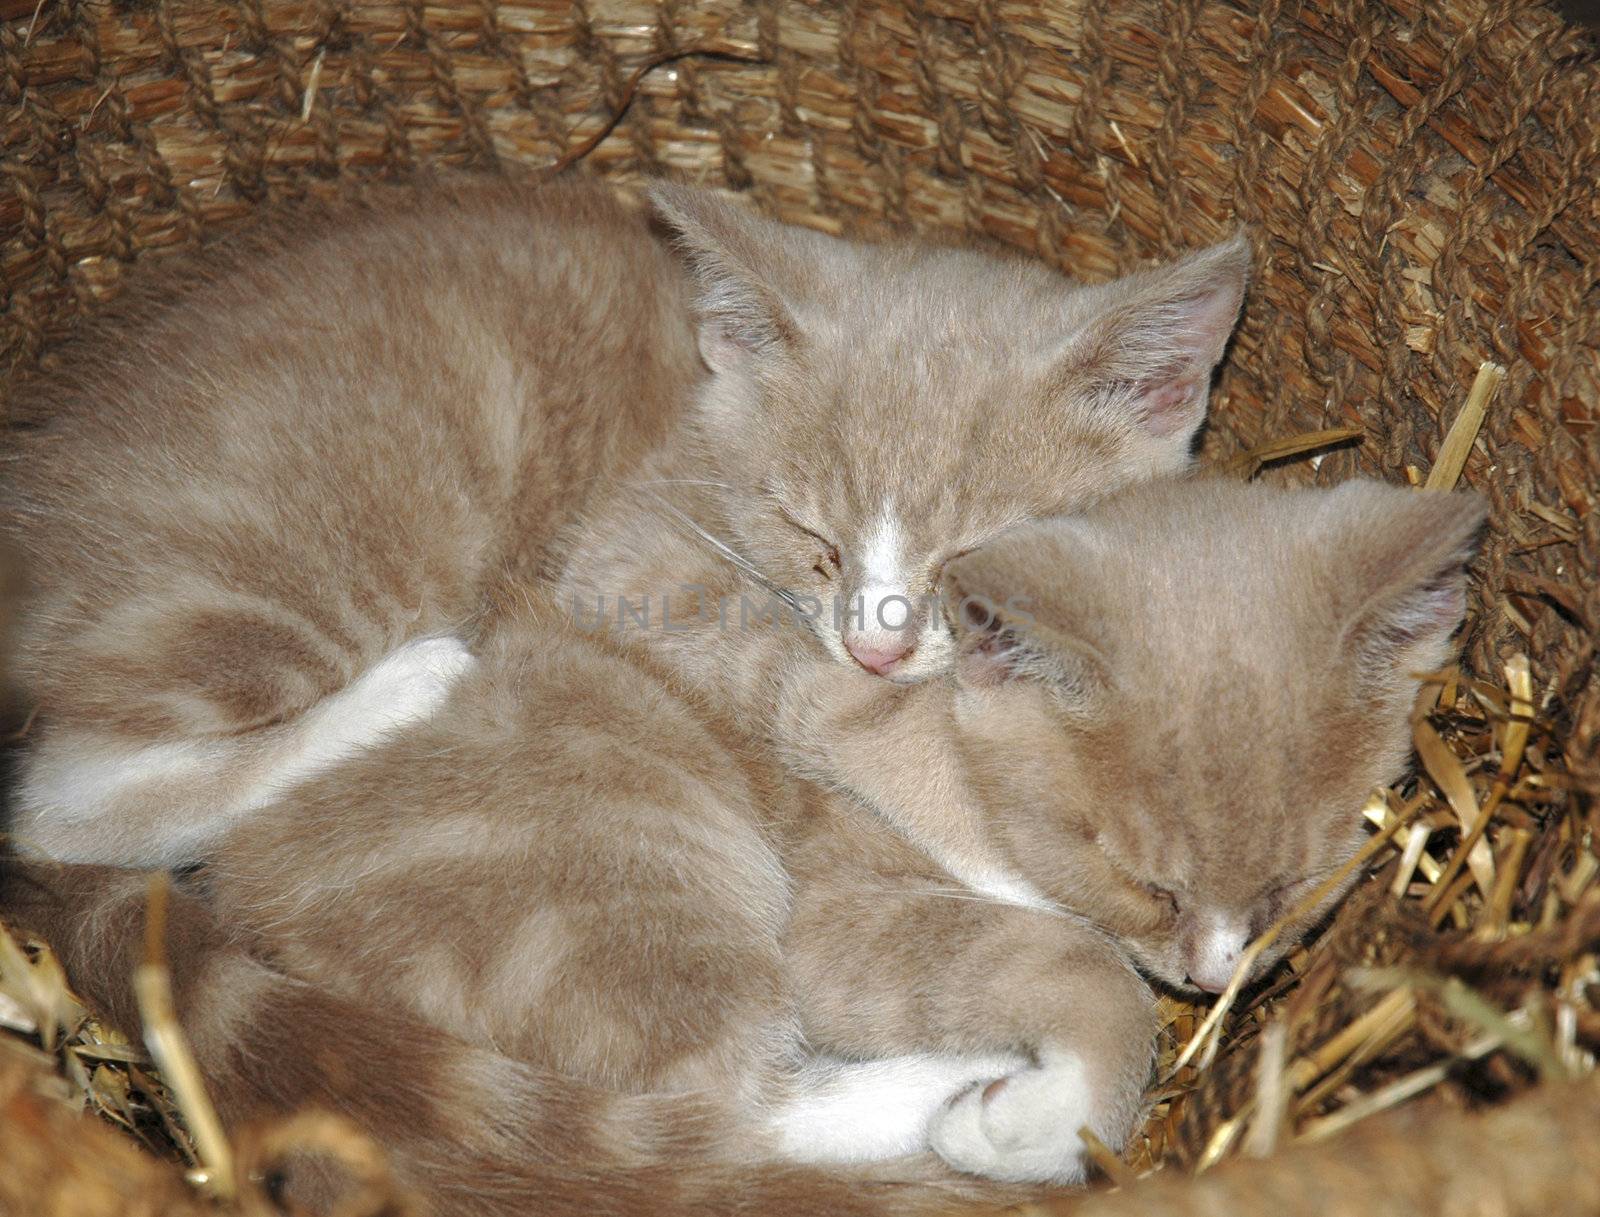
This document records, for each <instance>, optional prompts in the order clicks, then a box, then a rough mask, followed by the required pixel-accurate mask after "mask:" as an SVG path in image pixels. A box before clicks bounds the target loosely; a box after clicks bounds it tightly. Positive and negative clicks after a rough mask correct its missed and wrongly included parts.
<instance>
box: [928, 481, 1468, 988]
mask: <svg viewBox="0 0 1600 1217" xmlns="http://www.w3.org/2000/svg"><path fill="white" fill-rule="evenodd" d="M1482 518H1483V506H1482V504H1481V503H1480V502H1479V501H1478V500H1476V499H1475V498H1473V497H1470V496H1456V495H1450V496H1446V495H1426V494H1420V493H1416V492H1412V491H1404V490H1399V489H1395V488H1391V487H1385V486H1380V485H1377V484H1374V483H1367V482H1353V483H1349V484H1347V485H1346V486H1343V487H1341V488H1340V489H1339V490H1337V491H1334V492H1331V493H1323V492H1316V491H1275V490H1269V489H1267V488H1264V487H1247V486H1242V485H1236V484H1228V483H1220V482H1187V483H1176V484H1172V485H1166V486H1153V487H1144V488H1140V489H1138V490H1134V491H1130V492H1129V493H1127V494H1125V495H1123V496H1121V497H1120V498H1119V499H1117V500H1115V501H1113V502H1111V503H1108V504H1105V505H1103V506H1102V508H1100V509H1099V510H1097V511H1096V512H1095V513H1093V515H1092V517H1091V519H1089V520H1088V521H1065V520H1057V521H1045V522H1041V523H1037V524H1034V525H1029V526H1024V527H1023V528H1019V529H1016V530H1014V531H1013V532H1012V533H1010V534H1008V535H1007V536H1006V537H1004V538H1001V539H999V540H997V541H996V542H995V543H994V545H992V546H990V547H987V548H986V549H984V550H980V551H978V552H977V553H974V554H973V555H971V556H969V557H967V558H963V559H961V560H960V561H958V562H955V563H952V564H951V567H950V570H949V572H948V578H949V580H950V581H951V582H952V584H953V585H954V588H955V589H956V590H959V591H960V592H961V594H962V595H963V596H968V597H974V596H977V597H982V598H983V599H984V600H985V601H989V602H993V603H1000V602H1002V601H1004V600H1005V599H1006V598H1008V597H1009V598H1012V599H1013V600H1014V601H1015V600H1017V599H1018V598H1020V599H1021V600H1023V601H1025V602H1027V607H1028V613H1029V615H1030V618H1031V619H1030V620H1026V621H1024V620H1021V619H1020V618H1019V619H1018V620H1017V621H1015V622H1013V623H1001V622H999V621H995V622H993V623H990V624H989V626H988V627H987V628H986V629H983V630H975V631H974V632H972V633H970V634H969V635H968V636H967V638H966V640H965V643H964V648H965V651H966V656H965V658H964V659H963V661H962V663H961V667H960V669H959V671H960V673H961V686H962V687H961V690H960V692H959V694H958V698H957V706H958V720H959V722H960V724H961V727H962V738H963V748H964V751H965V754H966V756H967V760H968V762H969V764H970V766H971V769H972V772H973V773H974V774H975V776H976V779H977V782H978V785H979V798H980V801H981V802H982V803H983V804H984V805H985V806H986V807H987V808H988V809H989V810H990V813H991V814H992V816H993V823H994V830H995V832H996V834H997V836H998V837H999V838H1000V839H1001V840H1002V841H1003V842H1004V844H1005V847H1006V849H1007V850H1008V852H1009V855H1010V857H1011V859H1012V861H1013V863H1014V865H1015V866H1016V868H1017V870H1018V872H1019V873H1020V874H1021V875H1023V877H1025V878H1027V879H1028V880H1029V881H1031V882H1032V883H1033V884H1035V886H1037V887H1038V888H1039V889H1040V890H1041V891H1043V892H1045V893H1046V894H1047V895H1049V896H1051V897H1052V898H1054V899H1056V900H1058V901H1060V902H1061V903H1063V904H1065V905H1067V906H1069V907H1071V908H1074V909H1077V910H1078V911H1080V912H1083V913H1084V914H1085V915H1087V916H1089V917H1090V918H1091V919H1093V920H1094V921H1096V922H1097V923H1099V924H1101V925H1102V926H1103V927H1105V928H1106V929H1108V930H1110V931H1111V932H1112V933H1113V934H1115V935H1116V936H1117V937H1118V938H1119V939H1120V940H1121V941H1122V942H1123V943H1124V944H1125V945H1126V946H1127V948H1128V949H1129V951H1130V953H1131V954H1132V955H1133V956H1134V958H1135V959H1136V960H1137V961H1138V962H1139V963H1140V964H1141V965H1142V966H1143V967H1144V968H1146V969H1147V970H1148V971H1149V972H1151V973H1152V974H1153V975H1155V976H1156V977H1158V978H1159V979H1161V980H1163V981H1165V982H1166V983H1167V984H1170V985H1172V986H1174V987H1178V988H1187V987H1198V988H1203V989H1207V990H1210V991H1213V992H1216V991H1220V990H1221V989H1222V988H1224V987H1225V986H1226V985H1227V983H1228V980H1229V979H1230V978H1231V976H1232V974H1233V971H1234V968H1235V965H1236V964H1237V961H1238V957H1239V954H1240V952H1241V951H1242V950H1243V949H1244V947H1245V946H1246V945H1247V944H1248V943H1249V942H1250V941H1251V940H1252V939H1253V938H1255V937H1256V936H1257V935H1259V934H1260V933H1261V932H1262V931H1263V930H1265V929H1266V928H1267V927H1268V926H1269V925H1271V924H1272V923H1273V922H1274V921H1275V920H1276V919H1277V918H1279V917H1280V916H1282V915H1283V914H1284V913H1286V912H1288V911H1289V910H1290V909H1292V908H1293V907H1294V906H1295V905H1297V904H1298V903H1299V902H1300V901H1301V900H1302V899H1303V898H1304V897H1305V896H1306V895H1307V894H1309V893H1310V892H1311V891H1312V890H1313V889H1314V888H1315V887H1316V886H1317V885H1318V884H1319V883H1320V882H1321V881H1322V880H1323V879H1325V878H1327V877H1328V876H1329V875H1331V874H1332V873H1334V872H1335V871H1336V870H1338V869H1339V867H1340V866H1342V865H1343V864H1344V863H1345V862H1346V861H1348V859H1349V858H1350V857H1351V856H1352V855H1353V854H1354V853H1355V851H1356V850H1357V849H1358V848H1359V846H1360V844H1361V842H1362V841H1363V840H1364V839H1365V833H1364V831H1363V829H1362V823H1361V814H1360V808H1361V806H1362V804H1363V802H1364V801H1365V799H1366V797H1367V796H1368V795H1369V794H1370V793H1371V792H1372V791H1373V790H1374V789H1375V788H1378V787H1382V786H1386V785H1388V784H1390V783H1391V782H1393V781H1394V780H1396V779H1397V778H1398V777H1399V776H1400V775H1401V773H1402V772H1403V770H1404V767H1405V764H1406V760H1407V757H1408V756H1409V726H1408V722H1407V717H1408V712H1409V709H1410V706H1411V704H1412V700H1413V698H1414V696H1415V693H1416V689H1417V685H1418V682H1417V680H1416V678H1415V676H1414V675H1413V673H1417V672H1425V671H1429V670H1432V669H1435V668H1437V667H1439V666H1441V665H1442V664H1443V663H1445V662H1446V661H1447V659H1448V656H1449V652H1450V647H1449V635H1450V633H1451V631H1452V630H1453V629H1454V627H1455V625H1456V624H1457V623H1458V622H1459V620H1460V618H1461V614H1462V612H1463V610H1464V575H1463V573H1462V564H1463V562H1464V561H1465V560H1466V558H1467V557H1468V556H1470V552H1471V548H1472V542H1473V538H1474V535H1475V533H1476V531H1477V529H1478V527H1479V525H1480V524H1481V521H1482ZM973 615H975V614H969V616H973ZM1339 894H1341V893H1333V894H1330V895H1329V896H1328V897H1327V898H1326V899H1325V900H1324V901H1323V902H1322V903H1321V904H1320V905H1319V907H1317V908H1315V909H1313V910H1310V911H1309V912H1308V913H1307V914H1305V915H1304V916H1302V917H1301V918H1300V919H1299V920H1298V921H1297V922H1296V923H1295V924H1293V925H1291V926H1289V927H1287V929H1286V932H1284V933H1283V934H1282V935H1280V937H1279V939H1278V941H1277V945H1276V946H1275V947H1274V948H1273V949H1272V950H1271V951H1269V952H1268V953H1267V954H1266V955H1265V956H1264V957H1263V958H1262V959H1261V960H1260V962H1259V963H1258V965H1257V972H1259V971H1261V970H1264V969H1265V968H1266V967H1268V966H1269V965H1270V964H1271V963H1272V962H1274V961H1275V960H1276V959H1277V958H1279V957H1280V956H1281V955H1282V954H1283V953H1284V952H1286V951H1287V950H1288V949H1290V947H1292V946H1293V945H1294V943H1295V942H1296V941H1298V940H1299V938H1300V937H1302V936H1303V935H1304V934H1305V932H1306V931H1307V930H1308V929H1310V928H1311V927H1312V925H1314V924H1315V923H1316V921H1317V920H1318V919H1319V918H1320V917H1321V916H1322V915H1323V914H1324V913H1326V911H1327V910H1328V909H1329V908H1330V907H1331V906H1332V905H1333V903H1335V901H1336V900H1337V897H1338V895H1339Z"/></svg>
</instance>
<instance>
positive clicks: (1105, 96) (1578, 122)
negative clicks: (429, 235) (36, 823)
mask: <svg viewBox="0 0 1600 1217" xmlns="http://www.w3.org/2000/svg"><path fill="white" fill-rule="evenodd" d="M0 17H3V18H5V19H6V21H5V24H4V26H3V30H0V104H3V106H4V118H3V119H0V122H3V124H4V125H3V132H4V134H3V140H4V146H3V163H0V173H3V176H0V269H3V276H4V295H3V297H0V310H3V313H0V345H3V350H4V355H3V362H0V367H4V368H7V369H10V370H11V372H12V374H13V375H14V374H15V373H16V372H18V371H24V370H27V369H30V368H32V367H34V366H35V365H36V364H37V363H38V362H39V360H40V359H41V358H43V357H44V356H46V355H47V354H48V352H49V350H50V348H51V346H52V344H53V343H55V342H56V341H57V340H58V339H59V338H60V336H61V335H63V334H64V333H66V332H67V331H68V330H69V328H70V327H71V324H72V322H73V321H74V320H75V319H76V318H78V317H79V316H81V315H83V314H84V313H85V312H87V311H89V310H91V309H92V308H93V307H94V306H95V304H96V302H97V301H99V300H101V299H103V298H105V297H106V296H108V295H109V294H111V293H113V292H114V291H115V290H116V284H117V281H118V280H119V278H120V277H121V275H122V273H123V271H124V270H125V269H126V267H127V265H128V264H129V263H131V262H133V261H135V260H137V259H138V258H139V257H141V256H144V255H146V254H148V253H150V252H153V251H156V250H165V249H170V248H172V247H174V246H182V245H185V244H189V243H192V242H195V241H198V240H201V239H203V238H204V237H205V236H206V235H207V234H208V233H209V232H210V231H211V230H213V229H215V228H216V227H217V226H219V225H225V224H228V223H230V222H232V221H236V220H237V219H239V218H240V217H241V216H243V215H245V214H246V213H248V212H250V211H251V210H252V209H253V208H255V207H256V206H258V205H260V204H261V203H263V202H266V201H268V200H273V199H279V198H284V197H288V196H293V195H296V194H298V193H302V192H306V191H319V190H324V191H331V190H340V189H349V188H350V187H351V185H352V183H353V182H357V181H359V180H361V179H362V178H364V177H369V176H372V175H378V174H395V173H399V172H403V171H405V170H408V169H411V168H413V167H417V166H440V165H450V166H472V167H483V168H490V167H509V166H542V165H549V164H551V163H552V162H554V161H556V160H557V159H558V158H560V157H561V156H562V155H563V154H564V153H567V152H570V151H571V150H573V149H574V148H575V147H576V145H578V144H579V143H580V142H581V141H583V140H584V139H585V138H586V136H588V135H589V134H590V133H591V132H592V131H594V130H597V129H598V128H599V127H600V125H601V124H602V122H603V121H604V120H605V119H606V118H607V117H608V116H610V115H612V114H613V113H614V112H615V111H616V110H617V109H618V108H619V106H620V105H621V103H622V101H623V99H624V95H625V92H626V85H627V83H628V80H629V77H630V75H631V72H632V70H633V68H634V67H636V66H637V65H639V64H642V63H644V62H647V61H649V60H650V59H651V57H653V56H660V55H662V54H663V53H666V52H671V51H686V50H695V51H715V52H723V53H724V55H725V56H729V57H739V58H742V59H745V60H750V61H753V62H744V63H739V62H729V61H728V59H727V58H723V59H705V58H699V59H694V58H691V59H683V60H679V61H677V62H676V63H674V64H671V65H666V66H663V67H662V68H660V69H659V70H658V71H656V72H654V73H652V74H650V75H649V76H648V77H647V78H646V79H645V80H644V82H643V85H642V88H641V89H640V96H639V97H638V98H636V99H635V102H634V104H633V105H632V106H631V107H630V108H629V109H628V111H627V113H626V115H625V116H624V118H623V119H622V121H621V123H620V124H619V125H618V127H617V129H616V131H615V132H614V133H613V134H612V135H611V136H610V137H609V138H608V139H607V140H605V141H604V142H603V143H601V144H600V145H599V147H598V148H596V149H595V150H594V151H593V153H592V154H591V155H589V156H588V157H587V158H586V161H587V165H588V167H589V168H591V169H593V170H596V171H599V172H602V173H605V174H612V175H619V176H635V175H638V174H642V173H656V172H662V171H674V170H675V171H679V172H683V173H686V174H688V175H690V176H692V177H694V178H697V179H700V180H707V181H710V182H713V183H716V184H725V185H728V186H732V187H735V188H738V189H741V190H749V191H750V192H751V193H752V195H753V196H754V200H755V202H756V203H757V204H758V205H759V206H762V207H764V208H765V209H767V210H769V211H771V212H773V213H776V214H778V215H781V216H783V217H784V218H787V219H790V220H795V221H798V222H800V223H808V224H812V225H816V226H818V227H823V228H829V229H835V230H860V229H863V228H874V227H880V226H883V225H886V224H901V225H913V226H920V227H928V228H959V229H965V230H969V231H971V232H974V233H980V234H986V235H987V236H990V237H992V238H998V239H999V240H1001V241H1005V242H1008V243H1010V244H1013V245H1016V246H1020V247H1022V248H1024V249H1028V250H1033V251H1036V252H1037V253H1038V254H1039V255H1040V256H1042V257H1044V258H1046V259H1048V260H1049V261H1051V262H1053V263H1056V264H1058V265H1060V266H1062V267H1064V268H1066V269H1068V270H1069V271H1071V272H1072V273H1074V274H1077V275H1080V276H1084V277H1089V278H1101V277H1105V276H1108V275H1111V274H1113V273H1114V272H1116V271H1118V270H1121V269H1126V268H1128V267H1130V266H1133V265H1136V264H1137V263H1139V262H1140V261H1142V260H1144V259H1148V258H1150V257H1153V256H1157V255H1161V254H1168V253H1171V252H1173V251H1174V250H1177V249H1180V248H1183V247H1185V246H1189V245H1193V244H1198V243H1200V242H1204V241H1209V240H1212V239H1215V238H1217V237H1219V236H1220V235H1222V234H1223V233H1224V232H1225V231H1227V230H1228V229H1230V228H1232V227H1233V226H1235V225H1236V224H1239V223H1243V224H1246V225H1248V226H1249V228H1250V230H1251V232H1252V233H1253V235H1254V239H1255V244H1256V251H1257V267H1258V275H1257V279H1256V283H1255V287H1254V289H1253V291H1252V293H1251V296H1250V299H1249V301H1248V303H1247V305H1246V319H1245V323H1244V328H1243V332H1242V334H1241V335H1240V338H1239V340H1238V342H1237V344H1236V350H1235V351H1234V354H1233V357H1232V359H1231V361H1230V363H1229V365H1228V367H1227V370H1226V372H1225V374H1224V376H1223V379H1222V384H1221V390H1220V394H1219V397H1218V402H1217V409H1216V427H1215V431H1216V435H1215V437H1214V439H1213V440H1212V443H1211V447H1212V449H1213V450H1214V451H1215V452H1217V453H1218V454H1225V453H1227V452H1228V451H1230V450H1232V449H1234V448H1237V447H1240V446H1245V445H1249V444H1253V443H1256V442H1259V441H1261V440H1264V439H1270V438H1276V437H1279V436H1282V435H1286V434H1290V433H1293V432H1297V431H1304V430H1313V429H1319V428H1322V427H1326V426H1336V425H1359V426H1361V427H1362V428H1364V430H1365V434H1366V438H1365V440H1364V441H1363V442H1362V443H1361V444H1360V446H1359V449H1357V450H1354V451H1342V452H1335V453H1332V454H1330V455H1329V456H1328V457H1327V458H1326V459H1325V460H1324V461H1323V462H1322V463H1321V465H1320V468H1319V469H1318V470H1317V474H1316V476H1317V477H1318V478H1319V480H1322V481H1325V482H1331V481H1335V480H1338V479H1340V478H1344V477H1347V476H1349V475H1350V474H1351V473H1352V472H1355V471H1356V470H1358V469H1359V470H1361V471H1363V472H1368V473H1378V474H1380V475H1382V476H1385V477H1388V478H1390V479H1399V478H1402V477H1405V476H1407V470H1408V467H1409V468H1410V469H1411V470H1414V471H1416V472H1419V473H1426V471H1427V470H1428V468H1429V467H1430V465H1431V463H1432V460H1433V458H1434V456H1435V454H1436V452H1437V448H1438V444H1439V442H1440V438H1441V436H1442V434H1443V429H1444V428H1445V427H1446V426H1447V425H1448V423H1449V422H1450V420H1451V418H1452V417H1453V415H1454V412H1455V410H1456V408H1457V407H1458V405H1459V403H1460V401H1461V400H1462V398H1463V396H1464V393H1465V389H1466V386H1467V385H1468V383H1469V382H1470V380H1471V376H1472V373H1473V371H1474V369H1475V368H1476V366H1477V364H1478V363H1479V362H1480V361H1481V360H1484V359H1492V360H1495V361H1497V362H1500V363H1502V364H1504V365H1505V366H1506V367H1507V369H1508V371H1509V376H1508V378H1507V381H1506V383H1505V385H1504V387H1503V388H1502V390H1501V392H1500V394H1499V396H1498V397H1497V398H1496V400H1495V402H1494V404H1493V407H1492V408H1491V410H1490V413H1489V416H1488V419H1487V422H1486V425H1485V427H1484V429H1483V432H1482V434H1481V436H1480V439H1479V443H1478V445H1477V449H1476V451H1475V453H1474V454H1473V456H1472V458H1471V459H1470V460H1469V462H1468V465H1467V472H1466V480H1467V481H1468V482H1469V483H1471V484H1473V485H1476V486H1478V487H1480V488H1481V489H1483V490H1484V491H1486V492H1487V493H1488V494H1489V495H1490V496H1491V498H1492V499H1493V502H1494V507H1495V528H1494V531H1493V535H1492V537H1491V539H1490V542H1489V547H1488V552H1487V555H1486V558H1485V560H1484V563H1483V575H1484V577H1483V579H1482V581H1481V582H1482V587H1483V588H1484V595H1483V599H1482V603H1481V605H1480V609H1481V611H1480V612H1479V614H1478V619H1477V623H1476V626H1475V630H1474V633H1473V636H1472V638H1473V641H1472V647H1473V653H1474V656H1475V658H1476V660H1477V666H1478V667H1479V669H1480V670H1494V669H1495V668H1497V667H1498V660H1499V659H1500V658H1501V657H1502V655H1503V654H1504V653H1506V652H1507V651H1509V650H1512V649H1516V650H1526V651H1528V652H1529V653H1531V654H1532V655H1533V657H1534V659H1535V662H1536V665H1537V667H1536V672H1537V674H1538V675H1539V676H1540V677H1541V678H1542V680H1545V681H1551V682H1553V683H1554V684H1555V686H1556V688H1557V690H1558V694H1559V695H1560V697H1559V700H1560V701H1561V702H1562V703H1563V704H1565V705H1566V706H1568V707H1569V708H1570V709H1571V711H1572V713H1573V714H1574V715H1575V716H1576V717H1577V718H1578V719H1579V720H1580V722H1579V724H1578V729H1577V730H1576V731H1575V732H1574V735H1573V738H1574V740H1575V741H1576V744H1577V745H1578V746H1580V747H1582V748H1583V749H1585V750H1589V749H1590V748H1591V747H1592V745H1593V743H1594V740H1595V739H1596V737H1597V736H1600V690H1597V689H1596V688H1595V687H1594V683H1593V655H1594V647H1593V642H1592V635H1593V633H1594V628H1595V627H1596V626H1597V625H1600V593H1597V586H1596V574H1595V572H1596V570H1597V568H1600V514H1597V513H1596V512H1595V511H1594V510H1593V508H1594V506H1595V499H1596V497H1597V495H1600V439H1597V430H1596V425H1595V424H1596V414H1597V410H1600V307H1597V301H1596V297H1595V284H1596V280H1597V278H1600V210H1597V206H1600V204H1597V199H1600V195H1597V191H1596V188H1595V181H1596V177H1597V175H1600V67H1597V65H1596V64H1595V63H1594V62H1593V55H1592V53H1591V52H1590V51H1589V49H1588V47H1587V46H1586V43H1585V41H1584V36H1583V35H1582V34H1581V33H1580V32H1579V31H1578V30H1576V29H1574V28H1573V27H1570V26H1568V25H1567V24H1565V23H1564V21H1563V20H1562V18H1561V17H1560V16H1559V15H1558V14H1557V13H1556V12H1555V11H1554V10H1553V9H1550V8H1548V7H1546V6H1544V5H1540V4H1526V3H1515V2H1510V0H1452V2H1449V3H1438V4H1430V5H1423V4H1421V3H1417V2H1415V0H1397V2H1394V3H1389V4H1376V3H1371V4H1369V3H1361V2H1358V0H1334V2H1332V3H1329V4H1315V5H1313V4H1299V3H1293V2H1290V0H1265V2H1264V3H1262V4H1260V5H1259V6H1258V7H1255V8H1254V9H1252V8H1249V7H1247V6H1239V5H1235V4H1225V3H1215V2H1207V0H1126V2H1122V3H1111V2H1110V0H1004V2H1002V0H981V2H979V3H953V2H943V0H914V2H911V3H880V2H875V0H860V2H857V3H798V2H789V0H757V2H754V3H748V2H747V3H737V2H734V0H708V2H704V3H687V2H678V0H661V2H659V3H650V2H647V0H579V2H576V3H569V2H568V0H527V2H524V3H516V4H496V3H493V2H491V0H431V2H430V3H428V4H426V5H425V4H423V3H422V2H421V0H409V2H393V0H375V2H366V3H360V4H343V3H336V2H334V0H232V2H229V0H163V2H161V3H155V4H151V3H138V4H108V3H90V2H86V0H68V2H58V0H0Z"/></svg>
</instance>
